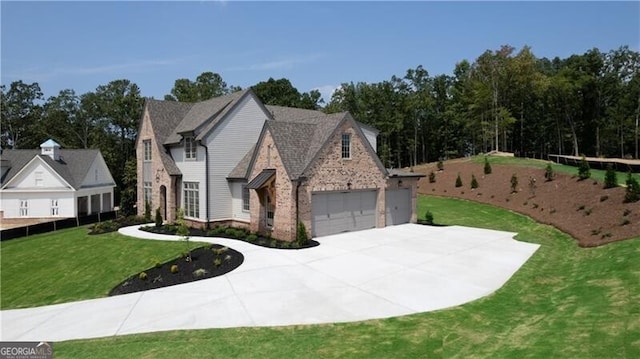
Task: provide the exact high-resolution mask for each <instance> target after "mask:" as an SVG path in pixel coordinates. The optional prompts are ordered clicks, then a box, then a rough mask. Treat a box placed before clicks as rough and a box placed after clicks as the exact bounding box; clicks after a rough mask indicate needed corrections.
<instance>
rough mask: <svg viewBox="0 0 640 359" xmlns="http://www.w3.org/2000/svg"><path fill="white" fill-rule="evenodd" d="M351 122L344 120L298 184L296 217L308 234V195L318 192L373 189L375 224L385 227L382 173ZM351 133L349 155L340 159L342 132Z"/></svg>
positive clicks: (309, 218) (309, 220) (309, 231)
mask: <svg viewBox="0 0 640 359" xmlns="http://www.w3.org/2000/svg"><path fill="white" fill-rule="evenodd" d="M353 124H354V122H352V121H345V122H344V123H343V124H342V126H341V127H340V128H339V129H338V130H337V131H336V133H335V134H334V135H333V136H332V137H331V138H330V139H329V141H328V142H327V144H326V146H325V147H324V148H323V149H322V150H321V151H320V153H319V154H318V158H316V161H315V162H314V163H313V164H312V166H311V168H310V169H309V170H308V173H307V180H306V181H305V182H303V184H302V185H301V187H300V204H299V210H300V219H301V220H302V222H303V223H304V225H305V227H306V228H307V232H308V233H309V234H310V233H311V216H312V213H311V211H312V203H311V194H312V193H313V192H320V191H346V190H362V189H377V190H378V200H377V203H378V205H377V216H376V227H384V226H385V207H384V202H385V192H384V189H385V177H386V174H385V173H384V172H383V171H382V170H381V169H380V168H379V167H378V164H377V163H376V161H375V160H374V158H373V157H372V155H371V153H370V152H369V151H368V150H367V145H366V144H365V142H364V141H366V139H365V138H364V137H360V136H359V132H358V131H356V130H355V129H354V128H353ZM345 133H347V134H350V135H351V158H350V159H343V158H342V135H343V134H345Z"/></svg>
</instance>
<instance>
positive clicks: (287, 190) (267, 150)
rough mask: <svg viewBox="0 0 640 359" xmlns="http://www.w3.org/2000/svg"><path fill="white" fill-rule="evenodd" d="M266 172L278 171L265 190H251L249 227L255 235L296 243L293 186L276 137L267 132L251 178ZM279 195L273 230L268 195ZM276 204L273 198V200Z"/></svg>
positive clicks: (277, 196) (276, 196) (276, 197)
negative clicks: (267, 211) (265, 170)
mask: <svg viewBox="0 0 640 359" xmlns="http://www.w3.org/2000/svg"><path fill="white" fill-rule="evenodd" d="M264 169H275V170H276V173H275V180H272V181H270V182H268V183H267V185H266V186H265V187H264V188H261V189H258V190H251V191H250V196H251V198H250V205H249V207H250V212H251V222H250V225H249V228H250V230H251V231H253V232H260V233H264V234H269V235H272V236H273V237H274V238H278V239H282V240H288V241H293V240H295V236H296V231H295V226H296V218H295V201H294V198H295V197H293V189H294V188H293V187H294V185H293V183H292V182H291V180H290V179H289V175H288V174H287V171H286V170H285V167H284V165H283V163H282V160H281V159H280V154H279V153H278V149H277V147H276V146H275V144H274V141H273V137H272V136H271V133H270V132H269V131H266V133H265V135H264V137H263V139H262V143H261V145H260V147H259V148H258V153H257V155H256V158H255V162H254V164H253V168H252V170H251V173H250V175H249V178H250V179H251V178H254V177H255V176H257V175H258V174H259V173H260V172H262V170H264ZM267 195H270V196H271V197H273V196H275V201H274V203H275V211H274V218H273V227H271V228H269V227H267V223H266V208H265V207H266V202H265V200H266V196H267ZM272 201H273V199H272Z"/></svg>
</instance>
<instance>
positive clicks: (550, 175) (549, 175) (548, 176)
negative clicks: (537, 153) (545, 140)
mask: <svg viewBox="0 0 640 359" xmlns="http://www.w3.org/2000/svg"><path fill="white" fill-rule="evenodd" d="M555 177H556V174H555V173H554V172H553V167H552V166H551V163H548V164H547V167H546V168H545V169H544V179H545V180H546V181H547V182H550V181H553V179H554V178H555Z"/></svg>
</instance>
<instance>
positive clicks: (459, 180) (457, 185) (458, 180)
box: [456, 173, 462, 187]
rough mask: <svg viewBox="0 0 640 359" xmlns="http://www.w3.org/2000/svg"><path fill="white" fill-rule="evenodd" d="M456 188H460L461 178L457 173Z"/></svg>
mask: <svg viewBox="0 0 640 359" xmlns="http://www.w3.org/2000/svg"><path fill="white" fill-rule="evenodd" d="M456 187H462V178H460V174H459V173H458V177H457V178H456Z"/></svg>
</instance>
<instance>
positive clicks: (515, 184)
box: [511, 173, 518, 193]
mask: <svg viewBox="0 0 640 359" xmlns="http://www.w3.org/2000/svg"><path fill="white" fill-rule="evenodd" d="M516 192H518V176H517V175H516V174H515V173H514V174H512V175H511V193H516Z"/></svg>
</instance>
